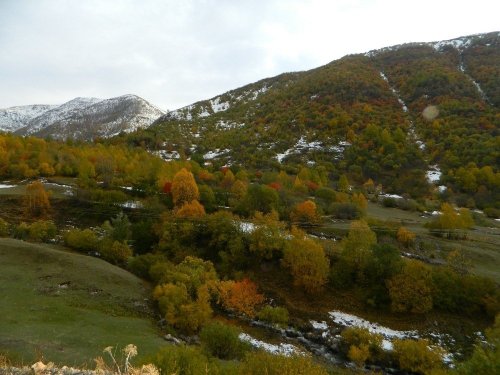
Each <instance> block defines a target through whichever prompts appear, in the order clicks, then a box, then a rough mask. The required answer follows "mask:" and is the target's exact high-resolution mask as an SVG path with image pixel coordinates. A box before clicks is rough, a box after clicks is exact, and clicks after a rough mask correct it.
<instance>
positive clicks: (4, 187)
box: [0, 184, 17, 189]
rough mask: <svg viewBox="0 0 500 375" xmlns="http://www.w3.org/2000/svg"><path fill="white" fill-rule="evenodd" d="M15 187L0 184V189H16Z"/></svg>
mask: <svg viewBox="0 0 500 375" xmlns="http://www.w3.org/2000/svg"><path fill="white" fill-rule="evenodd" d="M16 186H17V185H7V184H0V189H10V188H13V187H16Z"/></svg>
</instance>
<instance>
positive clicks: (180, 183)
mask: <svg viewBox="0 0 500 375" xmlns="http://www.w3.org/2000/svg"><path fill="white" fill-rule="evenodd" d="M171 191H172V199H173V201H174V204H175V205H176V206H182V205H183V204H184V203H186V202H191V201H193V200H199V199H200V192H199V191H198V185H196V181H195V180H194V177H193V174H192V173H191V172H189V171H188V170H187V169H186V168H182V169H181V170H180V171H179V172H177V173H176V174H175V176H174V180H173V181H172V189H171Z"/></svg>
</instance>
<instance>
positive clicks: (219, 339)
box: [200, 322, 248, 359]
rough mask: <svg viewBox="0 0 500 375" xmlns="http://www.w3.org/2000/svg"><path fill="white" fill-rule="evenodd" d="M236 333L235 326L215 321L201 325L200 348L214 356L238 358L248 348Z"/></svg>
mask: <svg viewBox="0 0 500 375" xmlns="http://www.w3.org/2000/svg"><path fill="white" fill-rule="evenodd" d="M238 335H239V332H238V330H237V329H236V328H235V327H231V326H228V325H226V324H222V323H219V322H215V323H212V324H209V325H207V326H205V327H203V329H202V330H201V332H200V341H201V345H202V348H203V349H204V350H205V351H206V352H207V353H208V354H210V355H212V356H214V357H217V358H220V359H238V358H241V357H242V356H243V354H244V352H245V351H246V349H247V348H248V344H246V343H244V342H242V341H241V340H240V339H239V337H238Z"/></svg>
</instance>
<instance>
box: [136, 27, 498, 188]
mask: <svg viewBox="0 0 500 375" xmlns="http://www.w3.org/2000/svg"><path fill="white" fill-rule="evenodd" d="M499 51H500V33H498V32H494V33H489V34H481V35H474V36H469V37H461V38H457V39H453V40H449V41H441V42H433V43H411V44H406V45H400V46H394V47H389V48H384V49H381V50H377V51H370V52H368V53H366V54H359V55H350V56H346V57H344V58H342V59H339V60H336V61H333V62H331V63H329V64H327V65H325V66H322V67H319V68H316V69H313V70H310V71H305V72H297V73H286V74H282V75H279V76H276V77H273V78H267V79H264V80H261V81H259V82H256V83H253V84H250V85H247V86H244V87H241V88H239V89H236V90H231V91H229V92H227V93H225V94H222V95H219V96H217V97H214V98H212V99H210V100H204V101H200V102H197V103H194V104H192V105H190V106H187V107H184V108H181V109H178V110H176V111H172V112H169V113H167V114H165V115H164V116H162V117H161V118H160V119H159V120H158V121H156V122H155V123H154V124H153V125H152V126H151V127H150V128H149V129H148V130H146V131H142V132H138V133H137V134H134V135H133V136H131V137H129V138H128V141H129V142H130V143H132V144H135V145H139V144H142V145H146V146H147V147H149V148H150V149H153V150H158V149H163V150H165V153H164V155H167V156H170V157H172V155H174V156H178V157H190V158H193V159H195V160H198V161H200V162H203V161H209V162H211V163H214V164H215V165H216V166H217V165H219V166H220V165H224V164H233V165H234V164H237V165H242V166H245V167H251V168H258V169H269V168H271V169H282V168H285V169H289V170H291V171H297V170H298V169H300V168H301V167H302V166H304V165H308V166H309V167H314V168H326V169H327V170H328V171H329V172H330V174H331V176H332V178H335V177H338V176H339V175H340V174H342V173H347V174H348V176H349V178H350V180H351V181H354V182H356V183H363V182H364V181H366V179H368V178H372V179H373V180H375V181H376V182H378V183H382V184H383V185H384V186H387V187H388V188H389V190H392V191H395V192H400V193H403V192H406V193H410V194H412V195H415V196H421V195H423V194H426V192H429V191H430V190H429V189H431V185H429V183H428V178H427V177H426V176H427V173H428V172H429V171H428V169H429V168H430V166H433V168H435V171H434V172H435V174H434V176H437V178H436V177H434V181H435V182H438V180H439V176H440V171H439V168H441V169H442V170H443V172H444V173H445V175H446V174H447V175H448V176H443V178H442V182H446V181H447V179H448V177H449V179H448V181H450V182H452V180H453V179H455V177H454V176H455V175H454V170H455V169H457V168H459V167H465V166H466V165H468V164H469V163H475V164H474V165H476V166H477V167H479V168H480V167H483V166H491V167H492V168H493V169H494V170H495V171H496V168H497V164H498V162H497V160H498V158H499V157H500V155H499V154H498V151H496V150H499V149H500V147H497V146H498V145H499V139H500V138H499V136H498V130H499V128H500V124H499V122H500V117H499V112H498V103H499V99H500V98H499V95H498V87H499V85H498V77H499V72H500V68H499V67H500V58H499V54H500V52H499ZM426 108H428V109H429V110H430V111H431V112H432V111H433V110H437V111H438V113H439V115H438V116H437V117H435V118H429V117H428V116H427V117H424V116H423V113H424V109H426ZM174 151H175V152H174ZM435 164H437V167H436V166H434V165H435ZM455 180H456V179H455Z"/></svg>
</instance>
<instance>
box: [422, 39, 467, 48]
mask: <svg viewBox="0 0 500 375" xmlns="http://www.w3.org/2000/svg"><path fill="white" fill-rule="evenodd" d="M471 43H472V39H471V38H469V37H462V38H457V39H451V40H442V41H439V42H431V43H429V45H430V46H432V47H433V48H434V49H435V50H436V51H439V50H441V49H442V48H443V47H448V46H451V47H453V48H455V49H458V50H463V49H465V48H467V47H469V46H470V45H471Z"/></svg>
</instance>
